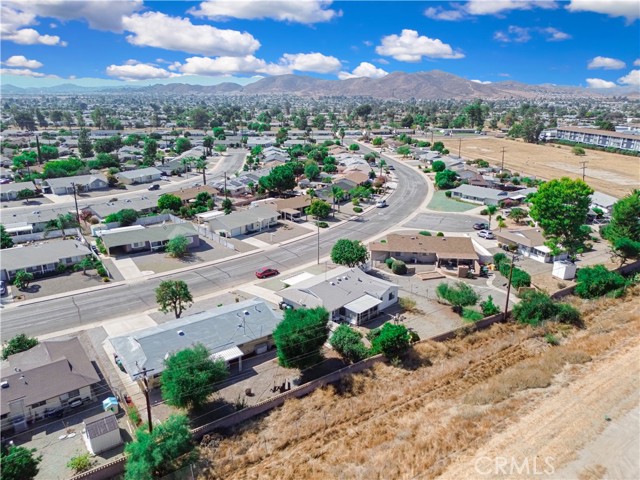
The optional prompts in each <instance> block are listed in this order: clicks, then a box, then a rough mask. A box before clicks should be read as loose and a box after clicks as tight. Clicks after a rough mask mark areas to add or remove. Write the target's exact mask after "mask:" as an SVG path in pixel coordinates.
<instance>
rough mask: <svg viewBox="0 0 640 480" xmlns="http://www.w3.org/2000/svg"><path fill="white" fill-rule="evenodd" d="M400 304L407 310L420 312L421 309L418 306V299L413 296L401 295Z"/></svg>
mask: <svg viewBox="0 0 640 480" xmlns="http://www.w3.org/2000/svg"><path fill="white" fill-rule="evenodd" d="M398 304H399V305H400V307H401V308H402V309H403V310H404V311H406V312H419V311H420V310H419V309H418V308H417V306H416V301H415V300H414V299H413V298H408V297H400V298H399V299H398Z"/></svg>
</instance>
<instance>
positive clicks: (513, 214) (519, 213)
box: [508, 207, 529, 223]
mask: <svg viewBox="0 0 640 480" xmlns="http://www.w3.org/2000/svg"><path fill="white" fill-rule="evenodd" d="M528 215H529V214H528V213H527V212H526V211H525V210H524V209H522V208H518V207H515V208H512V209H511V211H510V212H509V215H508V216H509V218H510V219H511V220H514V221H515V222H516V223H520V222H521V221H522V220H524V219H525V218H527V216H528Z"/></svg>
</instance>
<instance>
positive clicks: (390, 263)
mask: <svg viewBox="0 0 640 480" xmlns="http://www.w3.org/2000/svg"><path fill="white" fill-rule="evenodd" d="M384 263H385V264H386V265H387V267H389V268H391V265H393V258H391V257H389V258H387V259H386V260H385V261H384Z"/></svg>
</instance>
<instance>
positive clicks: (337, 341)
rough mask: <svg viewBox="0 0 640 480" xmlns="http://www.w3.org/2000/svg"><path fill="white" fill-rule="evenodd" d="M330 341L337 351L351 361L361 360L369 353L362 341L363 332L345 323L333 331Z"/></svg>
mask: <svg viewBox="0 0 640 480" xmlns="http://www.w3.org/2000/svg"><path fill="white" fill-rule="evenodd" d="M329 343H330V344H331V346H332V347H333V349H334V350H335V351H336V352H338V353H339V354H340V355H341V356H342V357H343V358H344V359H345V360H348V361H350V362H359V361H360V360H362V359H363V358H366V357H367V355H368V353H369V352H368V350H367V347H365V345H364V343H363V342H362V334H361V333H360V332H358V331H357V330H354V329H353V328H351V327H350V326H348V325H346V324H344V323H343V324H342V325H340V326H339V327H338V328H337V329H336V330H335V331H334V332H333V335H331V338H330V339H329Z"/></svg>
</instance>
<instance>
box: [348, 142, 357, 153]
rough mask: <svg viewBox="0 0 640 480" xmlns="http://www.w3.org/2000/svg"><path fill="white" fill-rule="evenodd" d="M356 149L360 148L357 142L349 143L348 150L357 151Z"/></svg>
mask: <svg viewBox="0 0 640 480" xmlns="http://www.w3.org/2000/svg"><path fill="white" fill-rule="evenodd" d="M358 150H360V146H359V145H358V144H357V143H352V144H351V145H349V151H351V152H357V151H358Z"/></svg>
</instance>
